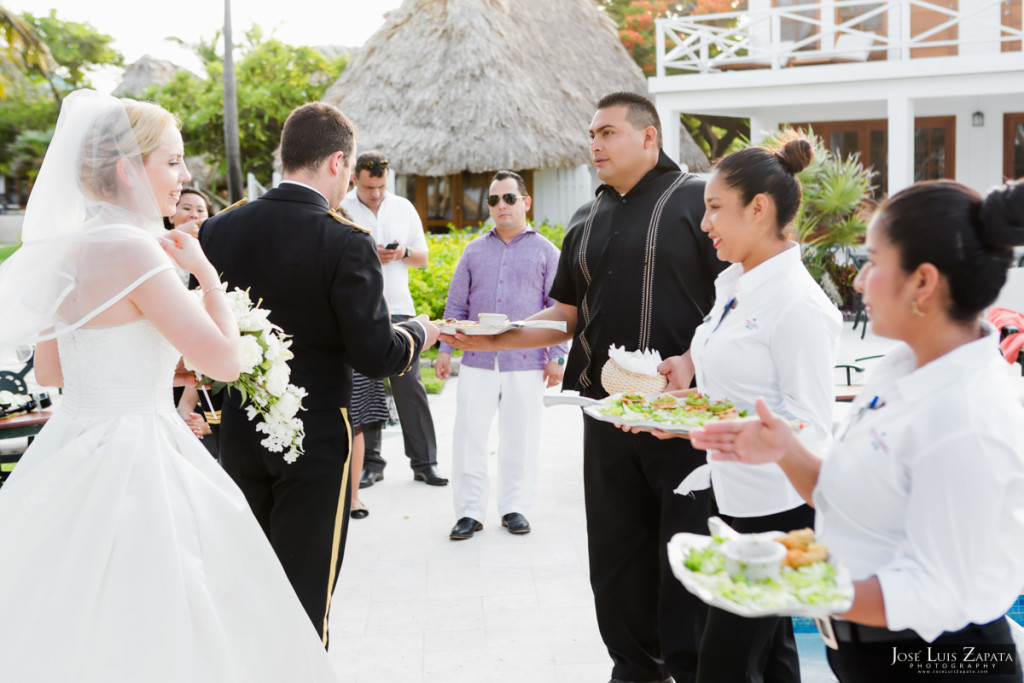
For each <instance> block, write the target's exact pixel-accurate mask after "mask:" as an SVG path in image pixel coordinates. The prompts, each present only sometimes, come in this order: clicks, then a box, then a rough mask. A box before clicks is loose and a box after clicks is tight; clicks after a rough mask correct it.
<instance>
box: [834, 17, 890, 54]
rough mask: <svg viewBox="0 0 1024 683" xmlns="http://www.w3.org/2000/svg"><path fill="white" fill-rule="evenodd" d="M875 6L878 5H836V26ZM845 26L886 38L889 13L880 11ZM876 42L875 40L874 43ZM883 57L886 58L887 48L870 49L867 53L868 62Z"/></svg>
mask: <svg viewBox="0 0 1024 683" xmlns="http://www.w3.org/2000/svg"><path fill="white" fill-rule="evenodd" d="M877 6H878V5H869V4H864V5H846V6H843V7H836V26H839V25H841V24H843V23H845V22H847V21H850V20H853V19H856V18H857V17H859V16H860V15H862V14H865V13H866V12H869V11H871V10H872V9H874V8H876V7H877ZM847 28H848V29H849V30H851V31H859V32H861V33H874V34H876V35H879V36H882V37H883V38H886V37H888V35H889V13H888V12H882V13H881V14H876V15H875V16H873V17H870V18H868V19H864V20H861V21H858V22H857V23H855V24H851V25H850V26H848V27H847ZM840 35H841V34H836V38H837V39H838V37H839V36H840ZM877 44H878V43H877V41H876V45H877ZM884 59H888V51H887V50H872V51H871V52H869V53H868V61H869V62H873V61H877V60H884Z"/></svg>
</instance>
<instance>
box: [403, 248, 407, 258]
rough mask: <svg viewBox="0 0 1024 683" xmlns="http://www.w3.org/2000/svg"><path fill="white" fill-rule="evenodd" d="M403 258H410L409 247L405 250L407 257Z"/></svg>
mask: <svg viewBox="0 0 1024 683" xmlns="http://www.w3.org/2000/svg"><path fill="white" fill-rule="evenodd" d="M402 258H409V247H406V248H405V256H403V257H402Z"/></svg>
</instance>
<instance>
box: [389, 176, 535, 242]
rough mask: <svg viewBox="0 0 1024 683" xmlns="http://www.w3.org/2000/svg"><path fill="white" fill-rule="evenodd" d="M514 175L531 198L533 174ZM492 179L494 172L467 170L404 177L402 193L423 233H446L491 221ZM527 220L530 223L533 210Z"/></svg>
mask: <svg viewBox="0 0 1024 683" xmlns="http://www.w3.org/2000/svg"><path fill="white" fill-rule="evenodd" d="M517 173H519V175H521V176H522V177H523V180H524V181H525V182H526V190H527V193H528V194H530V195H532V194H533V171H517ZM492 177H494V173H493V172H487V173H470V172H468V171H466V172H463V173H453V174H452V175H446V176H404V177H403V178H404V179H405V180H404V181H403V183H404V185H403V188H402V190H404V192H405V195H404V196H406V197H407V198H409V199H410V200H411V201H412V203H413V204H414V205H415V206H416V210H417V211H418V212H419V214H420V220H422V221H423V228H424V230H426V232H434V233H446V232H449V231H450V230H451V229H452V228H454V229H456V230H464V229H467V228H477V227H479V226H480V225H482V224H483V223H486V222H487V221H488V220H489V219H490V217H491V214H490V211H489V210H488V207H487V191H488V189H489V188H490V186H491V178H492ZM399 193H400V194H401V193H402V192H401V191H400V192H399ZM413 197H415V199H413ZM526 218H527V220H533V209H531V210H530V211H529V212H528V213H527V214H526Z"/></svg>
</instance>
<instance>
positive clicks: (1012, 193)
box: [981, 180, 1024, 247]
mask: <svg viewBox="0 0 1024 683" xmlns="http://www.w3.org/2000/svg"><path fill="white" fill-rule="evenodd" d="M981 239H982V241H983V242H985V243H986V244H989V245H991V246H995V247H1013V246H1017V245H1018V244H1024V182H1022V181H1020V180H1018V181H1013V182H1009V183H1006V184H1005V185H1003V186H1001V187H997V188H995V189H993V190H992V191H991V192H989V193H988V196H986V197H985V198H984V199H983V200H981Z"/></svg>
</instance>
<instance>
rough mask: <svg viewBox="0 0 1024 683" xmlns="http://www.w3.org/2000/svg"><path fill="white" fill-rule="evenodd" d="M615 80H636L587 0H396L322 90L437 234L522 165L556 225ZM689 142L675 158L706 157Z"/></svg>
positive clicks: (581, 198)
mask: <svg viewBox="0 0 1024 683" xmlns="http://www.w3.org/2000/svg"><path fill="white" fill-rule="evenodd" d="M615 90H632V91H636V92H644V93H646V92H647V84H646V81H645V80H644V77H643V74H642V72H641V71H640V69H639V67H637V66H636V64H635V63H634V62H633V60H632V59H631V58H630V56H629V54H628V53H627V52H626V50H625V48H624V47H623V46H622V43H621V42H620V41H619V38H618V34H617V31H616V29H615V26H614V24H613V23H612V21H611V20H610V19H609V18H608V17H607V16H606V15H605V14H604V13H603V12H602V11H601V10H599V9H598V7H597V5H596V3H595V2H594V0H406V1H405V2H404V3H403V4H402V6H401V7H400V8H398V9H396V10H394V11H392V12H389V13H388V14H387V15H386V16H385V22H384V26H383V27H381V28H380V29H379V30H378V31H377V32H376V33H375V34H374V35H373V36H371V37H370V39H369V40H368V41H367V42H366V44H365V45H364V46H363V47H362V48H361V49H360V50H359V51H358V52H356V53H355V54H354V55H353V57H352V60H351V62H349V64H348V67H347V68H346V69H345V71H344V73H343V74H342V75H341V77H340V78H339V79H338V80H337V81H336V82H335V83H334V84H333V85H332V86H331V87H330V88H328V90H327V92H326V93H325V94H324V97H323V100H324V101H325V102H329V103H331V104H334V105H337V106H338V107H339V108H340V109H341V110H342V111H343V112H345V113H346V114H347V115H348V116H349V117H350V118H351V119H352V120H353V121H354V122H355V123H356V125H357V126H358V128H359V147H360V149H364V150H365V149H371V148H372V149H380V150H381V151H383V152H384V153H385V154H387V155H388V157H389V159H390V161H391V165H392V168H393V169H394V170H395V173H396V191H397V192H398V193H399V194H401V195H404V196H406V197H408V198H409V199H410V200H411V201H413V203H414V204H415V205H416V207H417V209H418V210H419V212H420V216H421V218H422V219H423V221H424V225H425V226H426V227H427V228H428V229H433V230H443V229H444V228H445V226H447V225H448V224H449V223H451V224H454V225H455V226H457V227H462V226H465V225H474V224H477V223H479V222H481V221H484V220H486V219H487V218H488V212H487V206H486V204H485V201H484V200H485V197H486V194H487V187H488V184H489V181H490V177H491V176H492V175H493V173H494V171H496V170H499V169H513V170H519V171H521V172H522V173H523V175H524V177H525V178H526V181H527V185H528V186H530V194H531V195H533V197H534V205H533V214H534V218H536V219H537V220H543V219H545V218H546V219H548V220H550V221H553V222H565V221H567V220H568V219H569V217H570V216H571V215H572V212H573V211H574V210H575V209H576V208H577V207H578V206H579V205H580V204H582V203H583V202H585V201H587V200H588V199H589V198H590V197H592V196H593V194H592V193H593V189H594V188H595V187H596V183H597V181H596V176H594V175H593V173H592V171H591V170H590V166H589V151H588V150H589V147H588V136H587V130H588V128H589V125H590V120H591V118H592V117H593V114H594V105H595V104H596V102H597V100H598V99H600V97H601V96H602V95H604V94H606V93H609V92H612V91H615ZM676 128H677V125H670V126H669V127H668V129H669V130H675V129H676ZM684 134H685V133H684ZM688 138H689V136H687V139H688ZM689 145H690V146H689V147H687V146H686V145H684V146H683V149H684V150H689V151H692V152H695V153H696V154H695V155H694V156H693V157H692V158H685V159H684V162H686V163H688V164H689V165H690V166H691V168H692V167H693V166H694V164H697V163H703V164H704V166H705V167H706V165H707V160H706V159H705V158H704V156H703V154H701V153H700V150H699V148H697V147H696V145H695V144H693V142H692V140H689ZM684 153H685V152H684ZM694 170H697V169H696V168H695V169H694Z"/></svg>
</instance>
